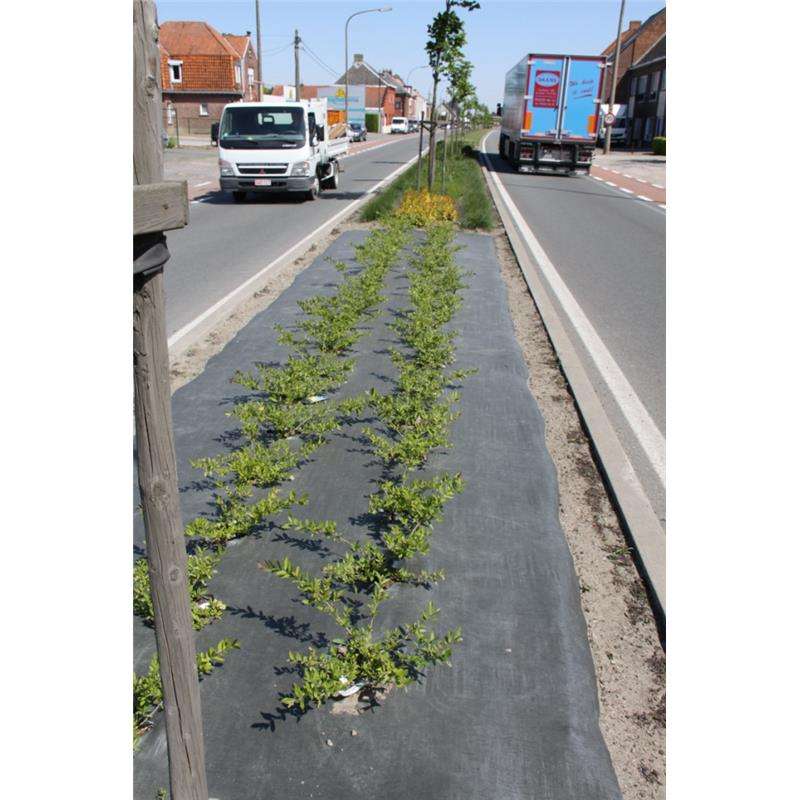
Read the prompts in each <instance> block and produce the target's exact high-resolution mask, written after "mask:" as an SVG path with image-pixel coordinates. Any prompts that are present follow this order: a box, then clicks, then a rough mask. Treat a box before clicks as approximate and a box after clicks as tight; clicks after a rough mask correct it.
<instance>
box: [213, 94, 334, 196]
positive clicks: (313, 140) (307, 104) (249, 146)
mask: <svg viewBox="0 0 800 800" xmlns="http://www.w3.org/2000/svg"><path fill="white" fill-rule="evenodd" d="M217 145H218V148H219V183H220V188H221V189H222V190H223V191H225V192H231V193H232V194H233V199H234V201H235V202H237V203H241V202H242V201H243V200H244V199H245V198H246V197H247V194H248V193H249V192H273V193H280V192H297V193H301V194H303V196H304V198H305V199H307V200H315V199H316V198H317V197H318V196H319V192H320V190H321V189H335V188H337V186H338V185H339V172H340V166H339V159H340V158H341V157H342V156H343V155H344V154H345V153H346V152H347V135H346V131H345V126H344V125H341V124H337V125H329V124H328V101H327V99H325V98H319V99H314V100H299V101H294V100H283V99H281V98H277V97H276V98H270V99H268V100H265V101H264V102H262V103H231V104H229V105H227V106H225V108H224V109H223V111H222V117H221V119H220V123H219V133H218V134H217Z"/></svg>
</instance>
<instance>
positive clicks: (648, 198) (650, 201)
mask: <svg viewBox="0 0 800 800" xmlns="http://www.w3.org/2000/svg"><path fill="white" fill-rule="evenodd" d="M636 196H637V197H638V198H639V200H647V202H648V203H652V202H653V198H652V197H645V196H644V195H643V194H637V195H636Z"/></svg>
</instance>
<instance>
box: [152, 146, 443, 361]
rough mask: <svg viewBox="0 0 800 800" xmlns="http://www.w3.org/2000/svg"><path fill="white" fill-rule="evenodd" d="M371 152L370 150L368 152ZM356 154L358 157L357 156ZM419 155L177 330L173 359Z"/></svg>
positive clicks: (170, 342)
mask: <svg viewBox="0 0 800 800" xmlns="http://www.w3.org/2000/svg"><path fill="white" fill-rule="evenodd" d="M385 144H392V142H385V143H382V144H380V145H378V146H377V147H374V148H370V150H377V149H378V148H379V147H383V146H384V145H385ZM365 152H369V151H365ZM427 152H428V148H427V147H426V148H424V149H423V151H422V155H423V156H424V155H426V154H427ZM353 155H358V153H354V154H353ZM417 158H418V156H416V155H415V156H414V157H413V158H412V159H410V160H409V161H407V162H406V163H405V164H403V165H401V166H399V167H398V168H397V169H396V170H394V171H393V172H391V173H389V175H387V176H386V177H385V178H383V180H381V181H380V182H379V183H376V184H375V186H373V187H372V188H371V189H369V190H368V191H366V192H365V193H364V195H363V196H361V197H359V198H357V199H356V200H353V202H352V203H348V205H346V206H345V207H344V208H343V209H342V210H341V211H338V212H337V213H336V214H334V215H333V216H332V217H331V218H330V219H328V220H326V221H325V222H323V223H322V225H320V226H319V227H318V228H316V229H314V230H313V231H311V233H309V234H308V235H307V236H305V237H303V238H302V239H301V240H300V241H299V242H297V244H295V245H293V246H292V247H291V248H289V249H288V250H287V251H286V252H284V253H283V254H282V255H280V256H278V257H277V258H276V259H274V260H273V261H271V262H270V263H269V264H267V266H266V267H264V268H263V269H261V270H259V271H258V272H257V273H256V274H255V275H252V276H251V277H250V278H248V279H247V280H246V281H245V282H244V283H242V284H240V285H239V286H237V287H236V288H235V289H234V290H233V291H232V292H229V293H228V294H227V295H225V297H223V298H221V299H220V300H218V301H217V302H216V303H214V305H212V306H211V307H209V308H207V309H206V310H205V311H204V312H203V313H202V314H200V315H199V316H197V317H195V318H194V319H193V320H192V321H191V322H189V323H188V324H186V325H184V326H183V327H182V328H180V329H179V330H177V331H175V333H173V334H172V336H170V337H169V339H168V340H167V346H168V347H169V355H170V358H177V357H178V356H180V355H182V354H183V353H184V352H186V350H188V349H189V348H190V347H191V346H192V345H193V344H194V343H195V342H197V341H198V340H200V339H202V338H203V336H205V335H207V334H208V333H209V332H210V331H212V330H213V329H214V328H215V327H216V326H217V325H218V324H219V323H220V322H221V321H222V320H223V319H225V318H226V317H227V316H229V315H230V314H231V313H232V312H233V311H234V310H235V309H236V308H237V306H239V305H240V304H241V303H243V302H244V301H245V300H246V299H247V298H248V297H250V296H251V295H252V294H254V293H255V292H257V291H258V290H259V289H260V288H261V287H262V286H263V285H264V283H265V282H266V279H267V278H268V277H269V276H271V275H273V274H274V273H276V272H278V271H280V270H281V269H283V268H284V267H286V266H288V265H289V264H290V263H291V262H292V261H294V260H295V259H296V258H300V257H301V256H302V255H304V254H305V253H306V252H307V251H308V249H309V248H310V247H312V245H314V244H319V243H320V242H321V241H322V240H323V239H324V238H325V237H326V236H327V235H328V234H329V233H330V232H331V230H332V229H333V228H334V227H335V226H336V225H337V224H338V223H340V222H342V221H343V220H344V219H346V218H347V217H348V216H350V215H351V214H353V213H354V212H355V211H357V210H358V209H359V208H361V206H363V205H365V204H366V203H367V202H368V201H369V200H371V199H372V196H373V195H375V194H377V193H378V192H379V191H380V190H381V189H383V188H384V187H385V186H386V185H387V184H389V183H391V182H392V181H393V180H394V179H395V178H396V177H397V176H398V175H400V174H401V173H402V172H403V171H405V170H406V169H408V168H409V167H411V165H412V164H414V163H415V162H416V160H417Z"/></svg>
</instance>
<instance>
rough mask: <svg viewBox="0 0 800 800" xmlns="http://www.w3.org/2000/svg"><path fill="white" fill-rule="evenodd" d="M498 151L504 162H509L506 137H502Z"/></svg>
mask: <svg viewBox="0 0 800 800" xmlns="http://www.w3.org/2000/svg"><path fill="white" fill-rule="evenodd" d="M497 149H498V150H499V151H500V158H502V159H503V161H508V154H507V153H506V137H505V136H501V137H500V146H499V147H498V148H497Z"/></svg>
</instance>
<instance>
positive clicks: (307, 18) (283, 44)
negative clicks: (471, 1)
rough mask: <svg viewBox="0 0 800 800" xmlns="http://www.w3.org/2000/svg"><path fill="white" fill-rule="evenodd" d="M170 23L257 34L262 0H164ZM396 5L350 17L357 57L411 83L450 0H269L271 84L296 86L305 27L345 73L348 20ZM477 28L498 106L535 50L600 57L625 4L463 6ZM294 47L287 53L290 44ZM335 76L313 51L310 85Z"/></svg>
mask: <svg viewBox="0 0 800 800" xmlns="http://www.w3.org/2000/svg"><path fill="white" fill-rule="evenodd" d="M157 5H158V17H159V20H160V21H164V20H168V19H183V20H190V19H194V20H204V21H205V22H209V23H211V24H212V25H213V26H214V27H215V28H217V30H219V31H220V32H223V33H244V32H245V31H247V30H250V31H252V32H253V41H254V42H255V30H256V18H255V2H254V0H247V1H245V2H242V1H241V0H200V1H197V0H195V1H194V2H188V1H187V2H184V1H183V0H172V1H170V0H160V1H159V0H157ZM382 5H391V6H392V8H393V11H391V12H388V13H385V14H363V15H361V16H358V17H356V18H355V19H354V20H353V21H352V22H351V23H350V53H351V60H352V54H353V53H363V54H364V58H365V60H366V61H367V62H368V63H369V64H371V65H372V66H373V67H375V68H376V69H380V68H383V67H389V68H391V69H392V70H394V72H396V73H397V74H398V75H401V76H402V77H403V78H404V79H405V78H407V77H408V75H409V73H410V72H411V70H412V69H414V67H417V66H419V65H422V64H425V63H426V61H427V59H426V56H425V41H426V39H427V34H426V26H427V24H428V23H429V22H430V21H431V19H432V18H433V16H434V14H435V13H436V12H437V11H438V10H439V9H441V8H442V7H443V5H444V3H443V2H441V0H439V2H432V1H430V0H363V1H362V2H359V0H348V1H347V2H341V0H315V2H306V1H305V0H290V1H289V2H287V1H286V0H283V2H275V1H274V0H261V39H262V48H263V52H264V56H263V78H264V81H265V83H287V82H288V83H293V82H294V78H293V75H294V62H293V54H292V47H291V37H292V34H293V31H294V29H295V28H297V29H298V30H299V32H300V37H301V38H302V39H303V40H304V41H305V43H306V45H307V47H308V48H309V49H310V50H311V51H313V53H315V54H316V56H317V57H318V58H319V60H320V61H321V62H323V63H324V64H325V65H327V67H330V68H332V69H333V70H334V71H336V72H338V74H341V73H342V72H343V71H344V23H345V20H346V19H347V17H348V16H349V15H350V14H352V13H353V12H354V11H360V10H361V9H365V8H374V7H378V6H382ZM663 7H664V3H663V2H646V1H645V0H642V1H640V2H637V1H636V0H633V2H627V3H626V5H625V22H624V26H623V28H626V27H627V25H628V21H629V20H632V19H638V20H642V21H644V20H645V19H647V17H649V16H650V15H651V14H653V13H655V12H656V11H658V10H659V9H661V8H663ZM460 13H461V16H462V17H463V18H464V20H465V23H466V30H467V46H466V48H465V52H466V55H467V58H469V60H470V61H472V63H473V64H474V72H473V83H474V84H475V86H476V87H477V89H478V97H479V98H480V100H481V101H482V102H484V103H486V104H487V105H488V106H490V107H491V108H493V107H494V105H495V103H497V102H499V101H501V100H502V94H503V82H504V78H505V74H506V72H507V71H508V70H509V69H510V68H511V67H512V66H513V65H514V64H515V63H516V62H517V61H519V59H520V58H522V56H523V55H524V54H525V53H528V52H532V51H533V52H535V51H540V52H564V53H576V54H595V53H599V52H600V51H601V50H602V49H603V48H604V47H605V46H606V45H607V44H608V43H609V42H610V41H612V40H613V38H614V36H615V34H616V28H617V20H618V17H619V2H618V1H617V0H615V1H614V2H606V0H589V1H588V2H586V1H585V0H584V1H582V2H581V1H579V0H561V1H560V2H531V1H530V0H483V1H482V2H481V8H480V9H479V10H478V11H473V12H471V13H466V12H463V11H462V12H460ZM282 48H285V49H282ZM336 77H338V75H336V76H334V75H333V74H332V73H331V72H330V71H329V70H327V69H326V68H325V67H323V66H321V65H320V64H318V63H315V61H314V60H313V59H312V58H311V57H310V56H309V55H306V54H305V53H301V55H300V79H301V81H302V82H303V83H322V84H324V83H333V81H335V80H336ZM411 83H412V84H413V85H414V86H416V87H417V88H418V89H420V91H422V92H423V93H424V94H427V93H428V91H429V89H430V86H431V78H430V71H429V70H428V69H427V68H426V69H417V70H415V71H414V73H413V75H411Z"/></svg>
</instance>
